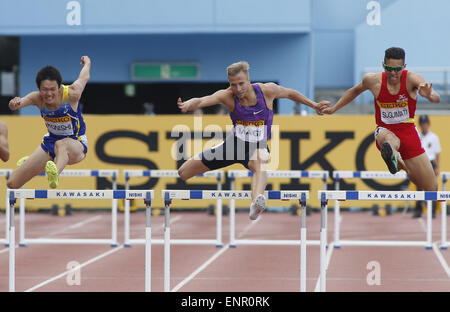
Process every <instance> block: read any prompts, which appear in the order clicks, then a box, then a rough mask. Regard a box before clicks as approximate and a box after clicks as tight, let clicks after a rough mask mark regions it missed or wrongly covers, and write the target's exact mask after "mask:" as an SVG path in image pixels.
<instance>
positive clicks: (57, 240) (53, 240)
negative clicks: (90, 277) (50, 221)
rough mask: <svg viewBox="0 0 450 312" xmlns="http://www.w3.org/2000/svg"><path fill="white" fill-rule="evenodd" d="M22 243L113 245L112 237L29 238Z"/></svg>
mask: <svg viewBox="0 0 450 312" xmlns="http://www.w3.org/2000/svg"><path fill="white" fill-rule="evenodd" d="M22 244H25V245H29V244H55V245H56V244H74V245H76V244H93V245H113V244H117V243H115V242H113V243H112V242H111V239H94V238H84V239H83V238H28V239H26V240H24V241H23V242H22Z"/></svg>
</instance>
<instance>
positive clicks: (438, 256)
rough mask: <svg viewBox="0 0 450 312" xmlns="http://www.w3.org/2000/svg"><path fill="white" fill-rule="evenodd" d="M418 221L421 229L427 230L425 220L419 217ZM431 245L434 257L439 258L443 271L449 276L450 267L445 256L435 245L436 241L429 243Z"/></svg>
mask: <svg viewBox="0 0 450 312" xmlns="http://www.w3.org/2000/svg"><path fill="white" fill-rule="evenodd" d="M418 220H419V223H420V224H421V225H422V230H423V231H424V232H425V233H426V232H427V227H426V226H425V222H424V221H423V219H422V218H419V219H418ZM431 247H432V248H433V251H434V254H435V255H436V257H437V258H438V260H439V263H440V264H441V265H442V267H443V268H444V271H445V273H446V274H447V276H448V277H449V278H450V268H449V267H448V264H447V261H446V260H445V258H444V257H443V256H442V253H441V252H440V251H439V248H438V247H437V245H436V243H433V244H432V245H431Z"/></svg>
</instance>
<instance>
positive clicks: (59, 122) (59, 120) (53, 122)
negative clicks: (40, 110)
mask: <svg viewBox="0 0 450 312" xmlns="http://www.w3.org/2000/svg"><path fill="white" fill-rule="evenodd" d="M44 120H45V125H46V126H47V129H48V132H49V133H52V134H55V135H73V134H74V131H73V126H72V118H70V116H64V117H44Z"/></svg>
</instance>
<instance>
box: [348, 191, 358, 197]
mask: <svg viewBox="0 0 450 312" xmlns="http://www.w3.org/2000/svg"><path fill="white" fill-rule="evenodd" d="M345 198H346V199H358V191H346V192H345Z"/></svg>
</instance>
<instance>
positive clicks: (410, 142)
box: [375, 124, 425, 159]
mask: <svg viewBox="0 0 450 312" xmlns="http://www.w3.org/2000/svg"><path fill="white" fill-rule="evenodd" d="M380 129H386V130H389V131H391V132H392V133H393V134H395V135H396V136H397V137H398V138H399V139H400V148H399V149H398V152H399V153H400V155H402V159H410V158H414V157H416V156H419V155H421V154H423V153H425V150H424V149H423V147H422V143H420V138H419V133H418V132H417V129H416V127H415V126H414V125H413V124H411V126H410V127H402V128H391V127H389V128H388V127H381V126H380V127H377V129H376V130H375V143H376V145H377V148H378V149H379V150H380V146H379V145H378V142H377V140H376V137H377V134H378V132H379V131H380Z"/></svg>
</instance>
